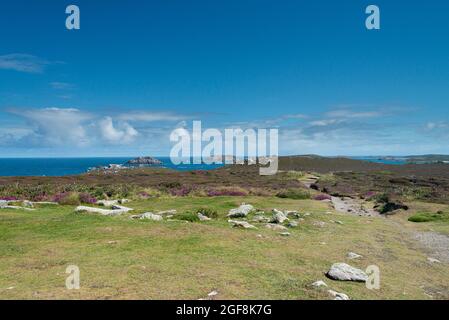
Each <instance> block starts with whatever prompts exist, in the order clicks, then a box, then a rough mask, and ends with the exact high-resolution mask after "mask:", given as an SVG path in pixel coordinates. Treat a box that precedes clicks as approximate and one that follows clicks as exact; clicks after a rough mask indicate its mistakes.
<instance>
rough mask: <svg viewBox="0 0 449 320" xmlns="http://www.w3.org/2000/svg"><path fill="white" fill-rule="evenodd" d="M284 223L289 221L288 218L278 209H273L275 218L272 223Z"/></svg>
mask: <svg viewBox="0 0 449 320" xmlns="http://www.w3.org/2000/svg"><path fill="white" fill-rule="evenodd" d="M284 221H288V218H287V217H286V215H285V214H284V213H283V212H282V211H280V210H278V209H273V218H272V219H271V222H272V223H284Z"/></svg>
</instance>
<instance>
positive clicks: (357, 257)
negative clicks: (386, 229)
mask: <svg viewBox="0 0 449 320" xmlns="http://www.w3.org/2000/svg"><path fill="white" fill-rule="evenodd" d="M346 257H347V258H348V259H351V260H352V259H360V258H363V256H361V255H359V254H357V253H354V252H348V254H347V255H346Z"/></svg>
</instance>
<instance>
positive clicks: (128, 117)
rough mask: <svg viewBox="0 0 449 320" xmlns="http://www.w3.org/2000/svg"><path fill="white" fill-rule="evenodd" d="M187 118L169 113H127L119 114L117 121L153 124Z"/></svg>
mask: <svg viewBox="0 0 449 320" xmlns="http://www.w3.org/2000/svg"><path fill="white" fill-rule="evenodd" d="M186 118H187V117H186V116H182V115H178V114H174V113H170V112H143V111H142V112H141V111H135V112H129V113H124V114H120V115H119V116H118V119H119V120H123V121H142V122H155V121H182V120H185V119H186Z"/></svg>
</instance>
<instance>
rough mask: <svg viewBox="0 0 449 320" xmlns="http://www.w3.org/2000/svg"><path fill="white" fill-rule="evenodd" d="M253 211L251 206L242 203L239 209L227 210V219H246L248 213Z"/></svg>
mask: <svg viewBox="0 0 449 320" xmlns="http://www.w3.org/2000/svg"><path fill="white" fill-rule="evenodd" d="M253 210H254V207H253V206H252V205H250V204H244V203H242V205H241V206H240V207H238V208H235V209H231V210H229V214H228V217H230V218H241V217H246V216H247V215H248V213H250V212H251V211H253Z"/></svg>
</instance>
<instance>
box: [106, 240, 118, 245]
mask: <svg viewBox="0 0 449 320" xmlns="http://www.w3.org/2000/svg"><path fill="white" fill-rule="evenodd" d="M108 244H117V241H115V240H111V241H108Z"/></svg>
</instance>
